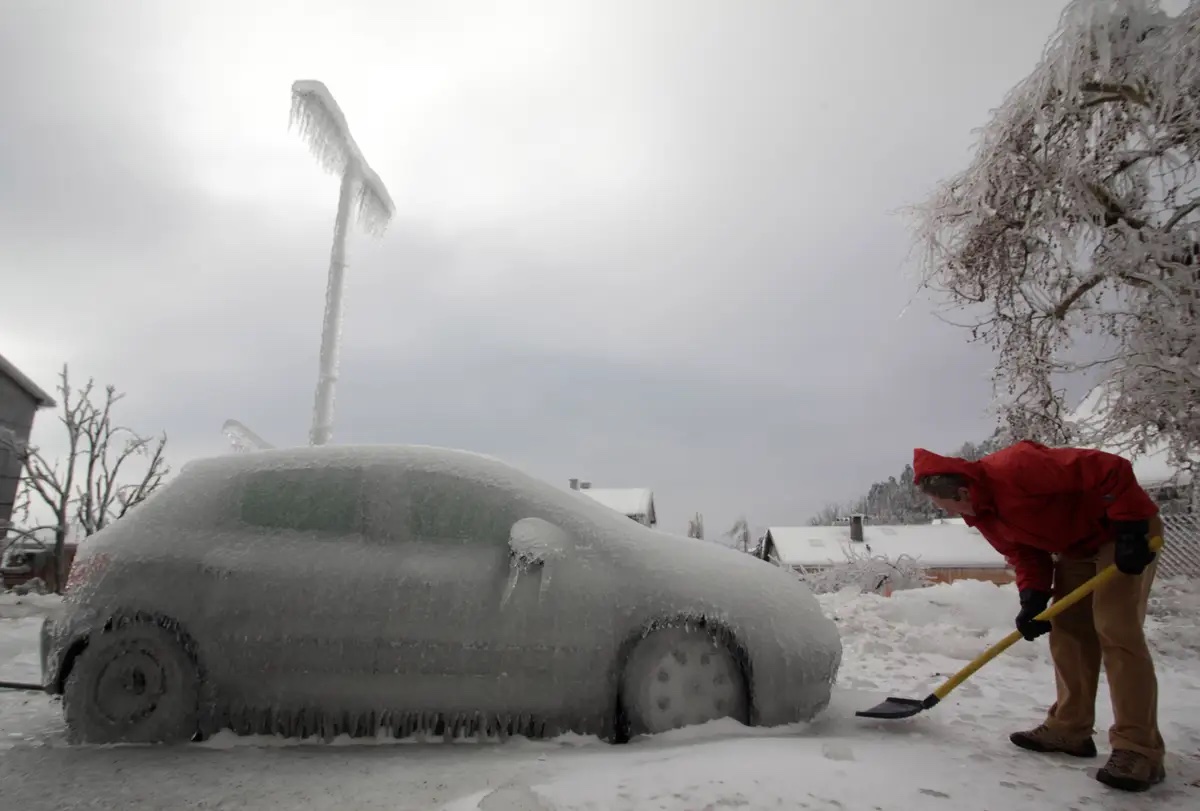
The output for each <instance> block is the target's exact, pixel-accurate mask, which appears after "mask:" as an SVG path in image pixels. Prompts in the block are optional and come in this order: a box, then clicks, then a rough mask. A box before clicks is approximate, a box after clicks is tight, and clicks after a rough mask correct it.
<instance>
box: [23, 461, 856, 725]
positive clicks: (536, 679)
mask: <svg viewBox="0 0 1200 811" xmlns="http://www.w3.org/2000/svg"><path fill="white" fill-rule="evenodd" d="M42 644H43V662H44V670H45V681H46V687H47V689H48V690H49V691H50V692H52V693H62V694H64V701H63V704H64V711H65V714H66V718H67V724H68V728H69V730H70V733H71V735H72V737H73V739H75V740H80V741H177V740H187V739H191V738H194V737H197V736H199V737H203V736H205V735H208V734H211V733H212V732H214V731H216V730H218V729H222V728H229V729H233V730H235V731H237V732H240V733H274V734H279V735H285V736H308V735H323V736H331V735H337V734H348V735H375V734H378V733H380V732H381V731H382V732H385V733H389V734H393V735H397V736H408V735H413V734H417V733H420V732H431V733H434V734H443V735H447V736H460V735H488V736H495V735H499V736H503V735H510V734H519V735H528V736H542V735H554V734H560V733H562V732H566V731H574V732H579V733H584V734H596V735H600V736H603V737H605V738H607V739H610V740H615V741H620V740H625V739H627V738H628V737H629V736H630V735H633V734H638V733H647V732H649V733H652V732H659V731H663V730H667V729H672V728H676V727H680V726H684V725H687V724H695V723H702V722H705V721H709V720H712V719H715V718H722V717H733V718H736V719H738V720H740V721H742V722H744V723H749V724H753V725H776V724H783V723H789V722H794V721H802V720H807V719H809V718H811V717H813V716H814V715H815V714H816V713H818V712H819V711H820V710H821V709H823V708H824V707H825V706H826V705H827V703H828V701H829V697H830V689H831V685H832V683H833V680H834V677H835V675H836V673H837V669H838V666H839V664H840V661H841V654H842V649H841V642H840V639H839V637H838V632H837V629H836V627H835V626H834V624H833V622H832V621H831V620H830V619H828V618H827V617H825V616H824V615H823V614H822V613H821V610H820V607H819V605H818V603H817V601H816V599H815V597H813V595H812V593H811V592H810V591H809V590H808V588H807V587H806V586H805V585H804V584H803V583H800V582H798V581H797V580H796V578H794V577H792V575H791V574H789V573H788V572H786V571H784V570H782V569H779V568H778V567H776V566H774V565H772V564H770V563H766V562H764V561H761V560H758V559H756V558H754V557H752V556H750V555H746V554H743V553H740V552H736V551H734V550H731V549H727V548H724V547H720V546H717V545H715V544H708V543H703V542H700V541H694V540H691V539H688V538H683V537H677V536H672V535H668V534H666V533H663V532H659V531H656V530H652V529H648V528H646V527H644V526H642V525H640V524H638V523H636V522H634V521H630V520H629V519H628V518H625V517H624V516H622V515H620V514H619V513H617V512H615V511H613V510H610V509H609V508H607V507H604V506H602V505H600V504H598V503H596V502H594V501H592V500H590V499H588V498H586V497H585V496H583V495H580V494H579V493H575V492H572V491H569V490H559V489H557V488H555V487H553V486H551V485H549V484H547V483H545V482H542V481H539V480H537V479H534V478H531V477H529V476H527V475H525V474H523V473H520V472H519V471H517V470H515V469H513V468H511V467H509V466H507V465H505V464H503V463H501V462H499V461H497V460H494V459H491V458H489V457H484V456H479V455H476V454H471V453H467V452H462V451H449V450H441V449H435V448H424V447H383V446H381V447H346V446H336V447H334V446H323V447H308V448H299V449H291V450H268V451H260V452H253V453H246V454H236V455H229V456H224V457H219V458H215V459H209V460H203V461H198V462H193V463H191V464H189V465H188V466H186V467H185V468H184V470H183V471H182V472H181V474H180V475H179V476H178V477H177V478H176V479H175V481H173V482H171V483H170V484H169V485H167V486H166V487H165V488H163V489H162V490H161V491H160V492H159V493H157V494H156V495H155V496H154V497H153V498H151V499H150V500H148V501H147V502H146V503H144V504H143V505H141V506H139V507H138V508H137V509H136V510H134V511H133V512H131V513H130V514H129V515H127V516H126V517H125V518H123V519H121V520H120V521H118V522H116V523H114V524H113V525H112V526H110V527H109V528H107V529H105V530H104V531H102V532H100V533H97V534H96V535H94V536H92V538H90V539H89V540H88V543H87V544H84V545H83V546H81V547H80V551H79V556H78V557H77V558H76V562H75V565H74V568H73V570H72V573H71V583H70V586H69V588H68V596H67V599H66V601H65V610H64V612H63V613H62V615H61V616H59V617H54V618H49V619H47V621H46V625H45V627H44V629H43V633H42Z"/></svg>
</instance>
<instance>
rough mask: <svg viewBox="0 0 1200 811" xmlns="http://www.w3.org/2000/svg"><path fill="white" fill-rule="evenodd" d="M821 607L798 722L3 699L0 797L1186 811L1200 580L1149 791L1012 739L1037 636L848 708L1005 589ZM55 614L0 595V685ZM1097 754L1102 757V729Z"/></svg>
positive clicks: (994, 635)
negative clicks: (514, 720) (461, 739)
mask: <svg viewBox="0 0 1200 811" xmlns="http://www.w3.org/2000/svg"><path fill="white" fill-rule="evenodd" d="M821 601H822V604H823V605H824V607H825V610H826V611H827V612H828V613H829V614H830V615H831V616H833V617H834V618H835V619H836V620H837V622H838V625H839V626H840V628H841V631H842V634H843V638H844V642H845V645H846V654H845V662H844V666H843V671H842V675H841V678H840V682H839V688H838V690H837V692H836V697H835V700H834V703H833V705H832V706H831V707H830V708H829V710H828V711H827V712H826V713H824V714H823V715H822V716H821V717H820V718H819V719H818V720H817V721H816V722H815V723H813V724H811V725H799V726H794V727H785V728H779V729H767V730H751V729H746V728H743V727H740V726H738V725H737V724H734V723H732V722H729V723H725V722H720V723H714V724H709V725H707V726H705V727H701V728H696V729H690V730H680V731H677V732H674V733H669V734H666V735H661V736H657V737H655V738H648V739H641V740H636V741H634V742H632V743H631V744H629V745H627V746H623V747H612V746H608V745H606V744H603V743H601V742H599V741H596V740H594V739H586V738H579V737H574V736H568V737H564V738H559V739H556V740H553V741H548V742H532V741H526V740H512V741H509V742H508V743H504V744H499V743H453V744H443V743H422V742H411V741H409V742H401V743H394V744H393V743H391V742H388V743H386V744H380V743H379V742H368V743H365V744H364V743H359V742H351V741H345V740H339V741H336V742H335V743H334V744H333V745H320V744H315V743H311V742H310V743H306V742H301V741H282V740H264V739H261V738H245V739H239V738H236V737H233V736H229V735H219V736H217V737H216V738H215V739H213V740H211V741H208V742H205V743H203V744H193V745H189V746H183V747H172V748H163V747H70V746H67V745H65V743H64V742H63V730H62V721H61V714H60V711H59V706H58V705H57V704H56V703H53V702H51V701H49V700H48V699H47V698H45V697H44V696H41V695H38V694H22V693H11V692H5V691H0V798H3V806H4V807H5V808H14V809H22V811H37V809H51V808H54V809H71V808H93V807H107V808H115V807H122V808H150V807H155V808H160V807H170V808H222V809H251V810H253V811H260V810H261V809H285V808H286V809H295V808H304V809H306V810H307V809H334V808H337V809H348V808H353V809H371V808H380V809H384V808H386V809H393V810H394V809H408V808H413V809H417V808H421V809H439V808H441V809H447V810H448V811H468V810H473V809H482V810H483V811H517V810H518V809H519V810H520V811H538V809H559V810H560V811H567V810H568V809H572V810H575V809H578V810H579V811H583V810H584V809H587V810H588V811H600V809H663V810H665V811H671V810H672V809H679V810H680V811H704V810H705V809H708V810H710V811H716V810H717V809H736V808H743V809H759V808H763V809H767V808H805V809H837V811H857V809H864V811H890V809H912V808H920V809H937V808H945V809H946V810H947V811H973V810H975V809H978V811H985V810H986V811H1001V809H1005V808H1010V807H1012V808H1021V809H1023V811H1043V810H1044V811H1050V810H1051V809H1053V810H1054V811H1064V810H1065V809H1080V810H1081V811H1082V810H1083V809H1088V808H1104V809H1107V808H1113V809H1117V808H1146V809H1150V808H1155V809H1180V811H1183V809H1195V808H1200V634H1197V633H1196V631H1195V622H1196V620H1197V619H1198V618H1200V585H1198V584H1192V585H1189V586H1183V585H1179V584H1168V583H1163V584H1159V586H1158V587H1157V588H1156V597H1155V605H1154V607H1153V616H1152V618H1151V620H1150V621H1149V622H1150V633H1151V636H1152V640H1153V644H1154V648H1155V651H1156V653H1157V657H1158V659H1157V661H1158V665H1159V674H1160V680H1161V707H1162V716H1163V732H1164V735H1165V737H1166V738H1167V742H1168V745H1169V746H1170V748H1171V755H1170V757H1169V760H1168V762H1167V768H1168V770H1169V777H1168V782H1167V783H1166V784H1164V785H1163V786H1160V787H1158V788H1157V789H1156V790H1154V791H1153V792H1151V793H1149V794H1146V795H1124V794H1118V793H1115V792H1112V791H1110V790H1108V789H1106V788H1104V787H1103V786H1101V785H1100V784H1098V783H1096V782H1095V781H1094V780H1093V779H1091V776H1090V772H1093V771H1094V770H1095V769H1096V768H1097V767H1098V766H1099V765H1100V763H1102V758H1101V759H1098V760H1097V761H1095V762H1086V761H1082V762H1081V761H1076V760H1069V759H1065V758H1060V757H1045V756H1038V755H1033V754H1030V753H1026V752H1023V751H1020V750H1017V749H1015V748H1013V747H1012V746H1011V745H1010V744H1009V743H1008V741H1007V736H1008V733H1009V732H1010V731H1012V730H1014V729H1018V728H1023V727H1026V726H1032V725H1034V724H1036V723H1037V722H1038V721H1039V720H1040V718H1041V716H1042V714H1043V713H1044V711H1045V706H1046V704H1047V702H1048V701H1050V700H1051V699H1052V697H1053V676H1052V672H1051V669H1050V663H1049V659H1048V656H1047V652H1046V645H1045V642H1044V641H1039V642H1037V643H1022V644H1021V645H1018V646H1016V647H1014V648H1013V649H1011V650H1010V651H1009V652H1008V653H1006V654H1004V655H1003V656H1002V657H1001V658H1000V659H998V660H997V661H996V662H994V663H993V664H991V665H989V666H988V667H987V668H985V669H984V670H983V671H981V672H980V673H979V674H977V675H976V676H975V677H974V678H973V679H971V680H970V681H968V682H967V683H966V684H965V685H963V686H962V687H961V688H959V690H958V691H956V692H955V693H954V694H953V695H952V696H951V697H950V698H948V699H947V701H946V702H945V703H943V704H942V705H941V706H939V707H937V708H935V709H934V710H932V711H930V712H927V713H924V714H922V715H921V716H918V717H916V718H913V719H909V720H906V721H892V722H879V721H868V720H865V719H860V718H856V717H855V716H854V712H855V710H857V709H862V708H865V707H868V706H870V705H872V704H874V703H875V702H876V701H878V700H880V699H882V698H883V697H885V696H887V695H889V694H892V695H902V696H911V697H914V698H920V697H923V696H925V695H926V694H928V693H929V692H930V690H931V689H932V688H933V687H935V686H936V685H937V684H938V683H939V681H940V680H941V679H942V678H944V677H945V676H947V675H949V674H950V673H952V672H954V671H955V670H957V669H958V668H960V667H961V666H962V665H963V664H964V663H965V662H966V661H967V660H969V659H970V658H972V657H974V656H975V655H976V654H978V653H979V652H980V651H982V650H983V649H984V648H985V647H986V646H987V645H989V644H991V643H992V642H994V641H996V640H998V639H1000V638H1001V637H1002V636H1003V635H1004V634H1006V633H1007V632H1008V630H1009V629H1010V627H1011V622H1012V616H1013V614H1014V610H1013V606H1014V604H1015V602H1016V596H1015V594H1014V593H1013V592H1012V590H1011V587H1009V588H998V587H996V586H993V585H991V584H985V583H974V582H970V583H960V584H956V585H954V586H935V587H932V588H928V589H922V590H919V591H910V592H900V593H897V594H896V595H894V596H893V597H891V598H883V597H877V596H873V595H870V596H862V595H851V594H847V593H843V594H833V595H826V596H823V597H822V598H821ZM53 603H54V601H53V598H38V597H34V598H17V597H14V596H12V595H0V679H5V680H34V681H35V680H36V679H37V676H38V664H37V629H38V625H39V623H40V619H39V617H40V615H41V614H42V613H43V612H44V611H45V610H47V609H48V608H49V607H50V606H52V605H53ZM1104 689H1106V688H1104V687H1103V686H1102V690H1104ZM1099 709H1100V720H1099V725H1100V727H1101V729H1102V730H1103V728H1104V727H1106V726H1107V724H1108V722H1109V720H1110V717H1111V716H1110V714H1109V712H1108V711H1107V706H1106V702H1105V699H1104V698H1103V697H1102V699H1101V706H1100V708H1099ZM1097 743H1099V744H1100V745H1101V747H1102V749H1104V748H1105V736H1104V733H1103V731H1102V732H1101V734H1100V735H1099V736H1098V737H1097ZM377 744H379V745H377Z"/></svg>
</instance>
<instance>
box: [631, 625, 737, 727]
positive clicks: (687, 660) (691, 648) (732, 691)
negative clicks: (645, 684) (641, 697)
mask: <svg viewBox="0 0 1200 811" xmlns="http://www.w3.org/2000/svg"><path fill="white" fill-rule="evenodd" d="M733 666H734V665H733V662H732V661H731V659H730V658H729V657H728V656H723V655H721V654H720V652H719V651H718V650H716V649H715V647H714V645H713V643H712V641H711V640H709V639H708V637H707V636H700V635H696V636H690V637H685V638H683V639H680V640H679V641H678V642H677V643H676V644H675V645H674V646H672V648H671V650H670V652H669V653H668V654H667V655H665V656H663V657H662V658H661V659H660V660H659V661H658V662H657V663H656V664H655V665H654V669H653V671H652V672H653V677H652V678H651V679H650V682H649V691H650V695H649V698H650V701H649V706H648V707H647V712H649V713H650V714H651V715H652V716H653V718H652V719H648V720H652V725H653V726H654V727H656V728H658V729H665V728H678V727H682V726H686V725H689V724H696V723H703V722H704V721H708V720H711V719H714V718H721V717H724V716H726V715H729V714H730V713H731V711H732V710H734V709H736V708H737V707H738V706H739V702H740V700H741V696H740V695H739V694H740V691H741V689H740V686H739V684H738V680H737V679H736V678H733V676H734V675H735V674H733V673H731V672H730V669H731V667H733Z"/></svg>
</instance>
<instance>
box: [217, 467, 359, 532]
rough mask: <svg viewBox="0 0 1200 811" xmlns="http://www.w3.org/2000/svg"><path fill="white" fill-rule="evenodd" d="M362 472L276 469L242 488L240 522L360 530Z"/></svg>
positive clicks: (261, 473) (255, 475) (249, 477)
mask: <svg viewBox="0 0 1200 811" xmlns="http://www.w3.org/2000/svg"><path fill="white" fill-rule="evenodd" d="M362 492H363V472H362V470H361V469H359V468H352V467H314V468H294V469H288V468H276V469H271V470H260V471H255V472H253V473H250V474H248V475H247V476H246V477H245V480H244V481H243V483H242V488H241V504H240V510H241V511H240V516H241V520H242V522H243V523H246V524H250V525H252V526H258V527H270V528H273V529H292V530H301V531H310V532H311V531H317V532H341V533H350V532H360V531H362Z"/></svg>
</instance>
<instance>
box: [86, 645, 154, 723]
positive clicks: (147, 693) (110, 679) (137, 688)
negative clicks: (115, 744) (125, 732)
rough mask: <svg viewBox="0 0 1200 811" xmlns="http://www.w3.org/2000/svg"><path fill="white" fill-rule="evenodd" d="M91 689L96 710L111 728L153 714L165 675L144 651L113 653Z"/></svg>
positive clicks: (152, 657)
mask: <svg viewBox="0 0 1200 811" xmlns="http://www.w3.org/2000/svg"><path fill="white" fill-rule="evenodd" d="M94 685H95V686H94V691H93V694H92V698H93V703H94V704H95V707H96V709H98V710H99V711H100V712H101V713H102V714H103V715H104V717H105V718H107V719H108V720H109V721H110V722H112V723H114V724H128V723H132V722H136V721H137V720H139V719H141V718H144V717H146V716H147V715H149V714H150V713H152V712H154V709H155V707H157V706H158V702H159V700H160V699H161V698H162V697H163V695H164V693H165V691H166V673H165V672H164V670H163V667H162V664H161V663H160V662H159V661H158V660H157V659H156V658H155V657H154V656H153V655H151V654H150V653H149V652H147V651H144V650H124V651H116V652H114V656H113V657H112V658H111V659H110V660H109V661H108V663H107V664H106V665H105V667H104V668H103V670H102V671H101V673H100V676H99V678H98V679H96V681H95V683H94Z"/></svg>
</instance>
